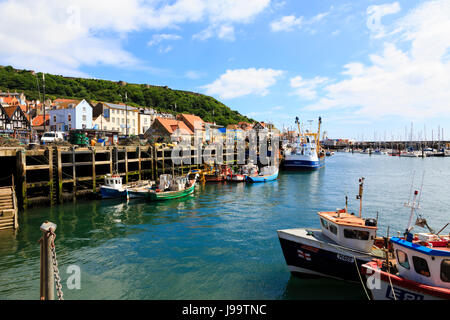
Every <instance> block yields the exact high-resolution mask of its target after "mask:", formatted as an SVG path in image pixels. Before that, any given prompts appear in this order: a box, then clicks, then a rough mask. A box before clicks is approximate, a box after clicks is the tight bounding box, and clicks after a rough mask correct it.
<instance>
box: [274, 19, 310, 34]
mask: <svg viewBox="0 0 450 320" xmlns="http://www.w3.org/2000/svg"><path fill="white" fill-rule="evenodd" d="M302 21H303V17H298V18H297V17H296V16H294V15H291V16H284V17H282V18H280V19H278V20H275V21H272V23H271V24H270V28H271V29H272V31H275V32H276V31H293V30H294V29H299V28H301V26H302Z"/></svg>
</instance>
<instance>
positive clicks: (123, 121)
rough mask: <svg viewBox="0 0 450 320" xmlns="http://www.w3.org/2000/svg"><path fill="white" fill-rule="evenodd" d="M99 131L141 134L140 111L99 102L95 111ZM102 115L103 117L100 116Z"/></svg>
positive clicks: (125, 106) (122, 105) (121, 105)
mask: <svg viewBox="0 0 450 320" xmlns="http://www.w3.org/2000/svg"><path fill="white" fill-rule="evenodd" d="M93 115H94V118H95V119H96V124H98V129H99V130H114V131H119V132H120V133H121V134H127V128H128V134H129V135H137V134H139V109H138V108H135V107H132V106H127V105H124V104H115V103H109V102H99V103H97V105H96V106H95V107H94V111H93ZM100 115H102V116H103V117H100V118H99V116H100Z"/></svg>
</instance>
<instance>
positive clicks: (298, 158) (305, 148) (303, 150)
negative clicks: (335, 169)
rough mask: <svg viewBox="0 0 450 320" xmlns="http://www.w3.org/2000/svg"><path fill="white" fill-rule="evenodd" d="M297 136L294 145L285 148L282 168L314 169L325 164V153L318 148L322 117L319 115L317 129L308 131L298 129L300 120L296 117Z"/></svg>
mask: <svg viewBox="0 0 450 320" xmlns="http://www.w3.org/2000/svg"><path fill="white" fill-rule="evenodd" d="M295 121H296V123H297V125H298V131H299V137H298V139H297V141H296V142H295V144H294V147H293V148H292V149H290V150H287V151H286V153H285V156H284V168H285V169H288V170H314V169H319V168H321V167H323V166H324V165H325V153H324V152H323V150H321V148H320V143H319V137H320V125H321V123H322V119H321V118H320V117H319V129H318V130H317V132H310V131H309V130H305V131H304V132H302V131H301V129H300V122H299V120H298V117H297V118H296V120H295Z"/></svg>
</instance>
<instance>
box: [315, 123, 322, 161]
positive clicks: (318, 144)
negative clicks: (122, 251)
mask: <svg viewBox="0 0 450 320" xmlns="http://www.w3.org/2000/svg"><path fill="white" fill-rule="evenodd" d="M321 124H322V118H321V117H319V128H318V129H317V137H316V141H317V155H318V156H320V154H319V152H320V125H321Z"/></svg>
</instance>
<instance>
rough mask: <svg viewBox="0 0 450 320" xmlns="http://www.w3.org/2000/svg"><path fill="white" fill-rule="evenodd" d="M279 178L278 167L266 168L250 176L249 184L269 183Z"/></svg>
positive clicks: (248, 177)
mask: <svg viewBox="0 0 450 320" xmlns="http://www.w3.org/2000/svg"><path fill="white" fill-rule="evenodd" d="M277 178H278V166H265V167H262V168H261V171H260V172H259V173H256V174H254V175H248V176H247V181H248V182H267V181H273V180H276V179H277Z"/></svg>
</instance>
